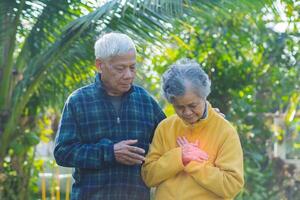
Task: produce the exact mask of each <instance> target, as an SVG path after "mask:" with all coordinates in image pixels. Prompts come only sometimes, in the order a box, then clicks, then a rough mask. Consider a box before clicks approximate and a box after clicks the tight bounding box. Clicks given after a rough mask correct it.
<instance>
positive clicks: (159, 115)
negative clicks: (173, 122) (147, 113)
mask: <svg viewBox="0 0 300 200" xmlns="http://www.w3.org/2000/svg"><path fill="white" fill-rule="evenodd" d="M152 102H153V111H154V112H153V117H154V123H155V124H154V127H153V130H152V133H153V134H152V135H151V136H150V140H149V143H151V142H152V139H153V135H154V132H155V129H156V127H157V126H158V124H159V123H160V122H161V121H162V120H164V119H165V118H166V115H165V113H164V112H163V110H162V109H161V107H160V106H159V104H158V103H157V102H156V101H155V100H154V99H153V98H152Z"/></svg>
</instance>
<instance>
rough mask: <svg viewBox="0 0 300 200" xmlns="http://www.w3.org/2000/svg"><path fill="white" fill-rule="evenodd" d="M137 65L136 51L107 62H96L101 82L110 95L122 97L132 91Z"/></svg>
mask: <svg viewBox="0 0 300 200" xmlns="http://www.w3.org/2000/svg"><path fill="white" fill-rule="evenodd" d="M135 65H136V54H135V52H134V51H131V52H128V53H126V54H124V55H121V56H115V57H113V58H111V59H109V60H106V61H101V60H98V59H97V60H96V66H97V68H98V70H99V71H100V73H101V80H102V82H103V84H104V87H105V89H106V91H107V93H108V94H109V95H111V96H121V95H123V94H124V93H126V92H128V91H129V90H130V88H131V86H132V83H133V80H134V78H135V73H136V69H135Z"/></svg>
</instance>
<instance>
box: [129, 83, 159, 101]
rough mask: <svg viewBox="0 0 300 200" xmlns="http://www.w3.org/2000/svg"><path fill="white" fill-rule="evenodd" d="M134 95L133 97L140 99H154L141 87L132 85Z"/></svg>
mask: <svg viewBox="0 0 300 200" xmlns="http://www.w3.org/2000/svg"><path fill="white" fill-rule="evenodd" d="M133 89H134V94H135V96H138V97H142V98H149V99H151V100H152V99H154V98H153V96H152V95H151V94H150V93H149V92H148V91H147V90H146V89H145V88H143V87H141V86H139V85H133Z"/></svg>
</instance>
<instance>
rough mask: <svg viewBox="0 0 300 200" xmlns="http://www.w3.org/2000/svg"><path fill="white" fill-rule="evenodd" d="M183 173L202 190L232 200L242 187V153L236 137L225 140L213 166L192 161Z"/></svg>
mask: <svg viewBox="0 0 300 200" xmlns="http://www.w3.org/2000/svg"><path fill="white" fill-rule="evenodd" d="M184 171H185V172H187V173H188V174H190V175H191V176H192V177H193V178H194V180H195V181H196V182H197V183H198V184H199V185H201V186H202V187H203V188H206V189H207V190H210V191H212V192H213V193H215V194H217V195H218V196H221V197H223V198H233V197H234V196H236V195H237V194H238V193H239V192H240V190H241V189H242V187H243V185H244V177H243V152H242V148H241V144H240V140H239V137H238V135H237V134H235V136H233V137H228V138H227V139H226V140H225V142H224V144H223V145H222V147H221V149H220V150H219V152H218V156H217V158H216V160H215V162H214V164H209V163H198V162H195V161H192V162H190V163H189V164H188V165H187V166H185V168H184Z"/></svg>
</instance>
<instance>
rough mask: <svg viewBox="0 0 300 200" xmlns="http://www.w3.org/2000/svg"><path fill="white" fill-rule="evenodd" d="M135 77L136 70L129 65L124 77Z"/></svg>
mask: <svg viewBox="0 0 300 200" xmlns="http://www.w3.org/2000/svg"><path fill="white" fill-rule="evenodd" d="M133 77H134V72H132V71H131V70H130V68H129V67H128V68H126V69H125V72H124V78H128V79H129V78H133Z"/></svg>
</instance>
